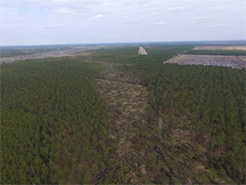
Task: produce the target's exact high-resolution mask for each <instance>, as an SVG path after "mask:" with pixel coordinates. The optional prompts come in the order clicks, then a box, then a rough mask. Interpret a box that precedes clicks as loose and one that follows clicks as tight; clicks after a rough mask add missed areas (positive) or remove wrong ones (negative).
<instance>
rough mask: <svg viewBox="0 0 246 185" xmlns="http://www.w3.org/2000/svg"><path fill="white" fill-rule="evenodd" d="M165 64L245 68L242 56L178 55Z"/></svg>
mask: <svg viewBox="0 0 246 185" xmlns="http://www.w3.org/2000/svg"><path fill="white" fill-rule="evenodd" d="M165 63H177V64H181V65H189V64H190V65H193V64H198V65H213V66H224V67H232V68H245V67H246V62H245V57H243V56H224V55H187V54H184V55H178V56H177V57H175V58H172V59H170V60H168V61H166V62H165Z"/></svg>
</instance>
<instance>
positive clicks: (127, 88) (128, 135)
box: [96, 65, 148, 183]
mask: <svg viewBox="0 0 246 185" xmlns="http://www.w3.org/2000/svg"><path fill="white" fill-rule="evenodd" d="M109 68H110V70H109ZM109 68H107V69H106V71H105V72H104V78H101V79H100V78H98V79H96V84H97V87H98V91H99V92H100V94H102V96H103V97H104V98H105V101H106V103H107V104H108V106H109V115H110V119H111V121H110V127H111V129H110V137H111V138H112V139H113V140H114V141H115V143H116V145H117V147H116V148H117V153H118V157H117V158H119V160H120V163H121V164H125V165H126V166H127V168H128V169H127V172H126V174H127V176H128V177H129V178H130V182H131V183H141V180H140V179H139V178H138V177H137V176H136V174H135V172H136V171H140V172H142V173H145V167H144V166H141V167H139V169H137V170H136V169H135V160H134V159H135V158H136V156H138V158H139V159H141V158H142V157H140V156H141V155H142V153H140V151H139V152H138V151H137V150H136V149H135V147H134V145H135V144H136V143H135V142H134V141H136V140H137V135H138V127H137V125H138V124H141V123H142V124H146V122H145V120H146V117H145V110H146V108H147V102H148V93H147V89H146V87H143V86H142V85H138V84H137V83H131V82H129V81H128V82H126V81H127V80H126V76H125V75H124V74H125V73H124V72H123V71H121V72H119V68H118V66H112V65H111V66H110V67H109ZM109 71H110V73H107V72H109ZM117 74H121V77H120V76H118V75H117ZM112 76H118V78H114V79H112Z"/></svg>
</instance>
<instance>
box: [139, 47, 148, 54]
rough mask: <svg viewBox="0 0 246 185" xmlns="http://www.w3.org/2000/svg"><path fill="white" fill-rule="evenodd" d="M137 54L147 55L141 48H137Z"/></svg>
mask: <svg viewBox="0 0 246 185" xmlns="http://www.w3.org/2000/svg"><path fill="white" fill-rule="evenodd" d="M138 54H139V55H148V53H147V52H146V51H145V49H144V48H143V47H139V49H138Z"/></svg>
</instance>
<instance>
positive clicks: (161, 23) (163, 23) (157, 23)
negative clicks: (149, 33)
mask: <svg viewBox="0 0 246 185" xmlns="http://www.w3.org/2000/svg"><path fill="white" fill-rule="evenodd" d="M168 24H169V23H168V22H162V21H160V22H154V23H153V25H155V26H165V25H168Z"/></svg>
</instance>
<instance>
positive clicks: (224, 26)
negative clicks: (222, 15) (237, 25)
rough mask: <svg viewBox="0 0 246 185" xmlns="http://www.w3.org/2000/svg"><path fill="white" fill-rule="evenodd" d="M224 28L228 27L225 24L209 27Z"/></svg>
mask: <svg viewBox="0 0 246 185" xmlns="http://www.w3.org/2000/svg"><path fill="white" fill-rule="evenodd" d="M226 27H228V25H227V24H217V25H213V26H210V27H209V29H221V28H226Z"/></svg>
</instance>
